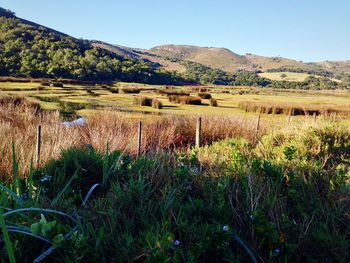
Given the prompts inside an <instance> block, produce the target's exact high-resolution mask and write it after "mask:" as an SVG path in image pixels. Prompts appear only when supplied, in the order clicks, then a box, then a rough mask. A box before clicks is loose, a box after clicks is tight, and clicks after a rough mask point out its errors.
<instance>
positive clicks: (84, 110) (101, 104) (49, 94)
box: [0, 82, 350, 119]
mask: <svg viewBox="0 0 350 263" xmlns="http://www.w3.org/2000/svg"><path fill="white" fill-rule="evenodd" d="M118 88H126V89H140V90H141V91H140V93H139V94H132V93H118ZM171 88H172V89H173V90H175V91H187V92H190V95H191V96H198V92H194V89H197V90H198V89H200V88H201V87H198V86H188V87H186V86H185V87H171ZM163 89H165V86H155V85H144V84H137V83H117V84H114V85H110V86H107V85H90V86H89V85H71V84H65V85H64V86H63V87H50V86H43V85H41V83H33V82H29V83H16V82H0V97H1V96H6V95H14V96H16V95H20V96H24V97H27V98H29V99H30V100H31V101H35V102H38V103H39V104H40V106H41V107H42V108H43V109H47V110H60V111H61V112H65V113H67V114H71V113H76V114H77V115H82V116H87V115H89V114H91V113H92V112H94V111H98V110H105V109H109V110H117V111H126V112H141V113H154V114H180V115H195V114H197V115H199V114H200V115H204V116H205V115H220V116H234V115H237V114H239V115H242V113H243V112H242V110H241V109H240V108H239V104H240V102H247V101H248V102H254V103H261V104H279V105H281V104H288V103H292V104H293V105H296V106H300V107H310V108H316V109H318V108H319V109H322V108H325V107H329V108H332V109H336V110H338V111H339V112H342V113H344V114H348V112H349V111H350V103H349V98H350V92H348V91H330V92H327V91H318V92H316V91H300V90H296V91H288V90H272V89H261V88H249V87H225V86H203V87H202V89H207V90H208V91H207V93H209V94H211V96H212V97H213V98H214V99H216V100H217V103H218V107H211V106H210V105H209V104H210V101H209V99H202V105H181V104H174V103H171V102H170V101H169V99H168V98H167V96H164V95H161V94H159V90H163ZM136 96H144V97H149V98H156V99H158V100H159V101H160V102H161V103H162V105H163V107H162V109H154V108H152V107H139V106H136V105H134V103H133V100H134V97H136ZM268 118H270V117H268ZM273 118H274V119H276V116H273Z"/></svg>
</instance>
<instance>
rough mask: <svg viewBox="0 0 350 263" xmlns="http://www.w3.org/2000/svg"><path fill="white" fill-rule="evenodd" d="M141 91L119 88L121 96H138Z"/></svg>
mask: <svg viewBox="0 0 350 263" xmlns="http://www.w3.org/2000/svg"><path fill="white" fill-rule="evenodd" d="M140 91H141V89H138V88H125V87H124V88H118V92H119V93H121V94H123V93H124V94H138V93H140Z"/></svg>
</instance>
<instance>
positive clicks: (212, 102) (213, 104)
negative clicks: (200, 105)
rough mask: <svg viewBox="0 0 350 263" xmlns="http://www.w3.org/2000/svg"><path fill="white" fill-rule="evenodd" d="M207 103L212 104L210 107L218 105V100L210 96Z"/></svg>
mask: <svg viewBox="0 0 350 263" xmlns="http://www.w3.org/2000/svg"><path fill="white" fill-rule="evenodd" d="M209 103H210V106H212V107H217V106H218V101H217V100H216V99H213V98H211V99H210V101H209Z"/></svg>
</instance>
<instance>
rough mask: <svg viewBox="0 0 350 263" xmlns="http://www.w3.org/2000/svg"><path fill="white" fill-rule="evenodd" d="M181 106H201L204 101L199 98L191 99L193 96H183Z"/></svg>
mask: <svg viewBox="0 0 350 263" xmlns="http://www.w3.org/2000/svg"><path fill="white" fill-rule="evenodd" d="M179 99H180V104H191V105H201V104H202V100H201V98H199V97H191V96H181V97H180V98H179Z"/></svg>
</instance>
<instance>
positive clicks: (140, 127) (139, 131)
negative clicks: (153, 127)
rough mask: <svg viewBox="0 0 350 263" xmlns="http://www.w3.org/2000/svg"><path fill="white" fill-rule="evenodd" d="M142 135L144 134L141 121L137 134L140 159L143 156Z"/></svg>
mask: <svg viewBox="0 0 350 263" xmlns="http://www.w3.org/2000/svg"><path fill="white" fill-rule="evenodd" d="M141 134H142V122H141V121H140V122H139V128H138V134H137V158H139V157H140V154H141V143H142V140H141V139H142V138H141Z"/></svg>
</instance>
